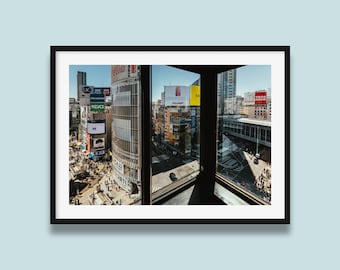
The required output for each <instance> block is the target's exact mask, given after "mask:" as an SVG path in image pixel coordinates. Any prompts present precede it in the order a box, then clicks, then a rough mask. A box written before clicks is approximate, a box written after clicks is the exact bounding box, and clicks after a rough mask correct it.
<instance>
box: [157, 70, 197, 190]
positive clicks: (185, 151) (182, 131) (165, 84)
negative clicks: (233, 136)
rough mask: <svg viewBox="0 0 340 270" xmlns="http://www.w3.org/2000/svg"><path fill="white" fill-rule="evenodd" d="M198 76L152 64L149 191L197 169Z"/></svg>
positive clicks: (188, 176)
mask: <svg viewBox="0 0 340 270" xmlns="http://www.w3.org/2000/svg"><path fill="white" fill-rule="evenodd" d="M199 132H200V76H199V75H198V74H196V73H192V72H188V71H184V70H181V69H177V68H174V67H169V66H160V65H157V66H152V137H151V140H152V143H151V146H152V192H153V193H155V192H157V193H158V194H161V193H163V192H167V191H168V190H169V189H166V187H167V186H169V185H171V184H172V185H173V187H175V186H178V185H179V184H182V183H184V182H186V181H189V180H191V179H193V178H194V177H196V176H197V175H198V173H199V153H200V134H199ZM171 188H172V186H170V189H171Z"/></svg>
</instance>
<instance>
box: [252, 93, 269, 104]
mask: <svg viewBox="0 0 340 270" xmlns="http://www.w3.org/2000/svg"><path fill="white" fill-rule="evenodd" d="M266 104H267V92H266V91H256V92H255V105H266Z"/></svg>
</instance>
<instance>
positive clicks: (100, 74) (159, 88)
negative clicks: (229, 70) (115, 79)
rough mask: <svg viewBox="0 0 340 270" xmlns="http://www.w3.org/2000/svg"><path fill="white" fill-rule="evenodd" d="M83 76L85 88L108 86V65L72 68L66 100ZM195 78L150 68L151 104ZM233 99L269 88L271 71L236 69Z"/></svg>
mask: <svg viewBox="0 0 340 270" xmlns="http://www.w3.org/2000/svg"><path fill="white" fill-rule="evenodd" d="M78 71H83V72H86V77H87V85H92V86H95V87H104V86H110V85H111V78H110V75H111V67H110V66H108V65H72V66H70V69H69V75H70V80H69V87H70V89H69V90H70V97H75V98H76V97H77V72H78ZM198 78H199V75H198V74H196V73H192V72H188V71H183V70H180V69H177V68H173V67H168V66H152V100H153V101H154V100H157V99H160V98H161V92H163V91H164V86H166V85H184V86H189V85H191V84H192V83H193V82H194V81H196V80H197V79H198ZM236 78H237V80H236V95H239V96H243V94H244V93H245V92H253V91H256V90H263V89H268V88H270V87H271V70H270V66H268V65H266V66H265V65H262V66H257V65H251V66H244V67H241V68H238V69H237V73H236Z"/></svg>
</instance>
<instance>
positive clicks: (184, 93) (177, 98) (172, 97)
mask: <svg viewBox="0 0 340 270" xmlns="http://www.w3.org/2000/svg"><path fill="white" fill-rule="evenodd" d="M189 92H190V90H189V87H187V86H164V93H165V106H166V107H168V106H189V99H190V93H189Z"/></svg>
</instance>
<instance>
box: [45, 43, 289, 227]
mask: <svg viewBox="0 0 340 270" xmlns="http://www.w3.org/2000/svg"><path fill="white" fill-rule="evenodd" d="M289 57H290V48H289V46H170V47H166V46H133V47H117V46H51V220H50V222H51V223H52V224H81V223H91V224H94V223H96V224H107V223H108V224H115V223H136V224H142V223H148V224H153V223H168V224H169V223H172V224H174V223H187V224H195V223H201V224H202V223H204V224H208V223H239V224H244V223H250V224H258V223H263V224H265V223H266V224H289V223H290V201H289V200H290V196H289V194H290V185H289V174H290V167H289V155H290V150H289V147H290V142H289V138H290V133H289V131H290V127H289V125H290V122H289V121H290V112H289V111H290V100H289V97H290V94H289V93H290V75H289V72H290V61H289Z"/></svg>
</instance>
